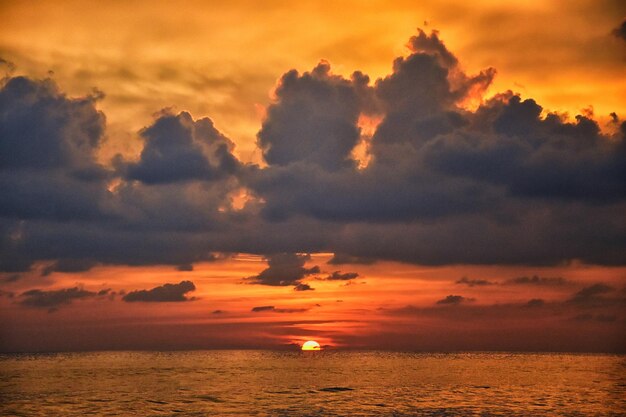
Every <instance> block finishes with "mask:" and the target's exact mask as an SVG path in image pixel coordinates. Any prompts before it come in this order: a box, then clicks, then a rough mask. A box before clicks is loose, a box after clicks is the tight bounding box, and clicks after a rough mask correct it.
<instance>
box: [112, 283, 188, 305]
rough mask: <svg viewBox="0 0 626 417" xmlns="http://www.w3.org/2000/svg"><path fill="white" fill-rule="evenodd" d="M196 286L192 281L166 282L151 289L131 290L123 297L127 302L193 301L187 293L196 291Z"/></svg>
mask: <svg viewBox="0 0 626 417" xmlns="http://www.w3.org/2000/svg"><path fill="white" fill-rule="evenodd" d="M195 289H196V286H195V285H194V284H193V282H191V281H181V282H179V283H178V284H164V285H161V286H159V287H154V288H152V289H149V290H137V291H131V292H129V293H128V294H126V295H124V297H122V300H124V301H126V302H129V303H131V302H136V301H140V302H181V301H193V300H195V298H194V297H191V298H188V297H187V296H186V294H187V293H188V292H191V291H195Z"/></svg>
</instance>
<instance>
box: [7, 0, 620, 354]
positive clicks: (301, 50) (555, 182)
mask: <svg viewBox="0 0 626 417" xmlns="http://www.w3.org/2000/svg"><path fill="white" fill-rule="evenodd" d="M572 3H576V4H575V5H574V4H572ZM625 16H626V4H625V3H624V2H623V1H591V0H589V1H578V2H566V1H524V2H501V1H491V0H483V1H476V2H471V3H470V2H467V1H448V2H434V1H432V2H429V1H423V2H416V1H342V2H329V3H326V4H324V3H322V2H309V1H299V2H288V1H284V2H283V1H270V2H260V3H259V2H250V1H237V0H235V1H230V2H211V1H182V2H155V1H136V2H125V1H110V2H106V3H103V4H101V5H95V4H94V3H93V2H86V1H41V2H19V1H0V21H2V28H1V29H0V77H2V80H1V81H0V196H1V197H0V234H1V235H0V351H6V352H14V351H57V350H61V351H65V350H106V349H202V348H285V349H288V348H293V347H294V346H296V345H300V344H302V343H303V342H304V341H306V340H309V339H313V340H317V341H318V342H319V343H320V344H321V345H322V346H324V347H325V348H345V349H370V348H382V349H410V350H437V351H439V350H443V351H450V350H532V351H544V350H547V351H599V352H615V351H619V352H624V351H626V342H625V341H626V214H625V213H626V123H625V122H624V121H623V120H624V118H625V117H626V77H625V76H624V74H626V20H624V19H625Z"/></svg>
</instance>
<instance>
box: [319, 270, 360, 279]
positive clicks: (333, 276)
mask: <svg viewBox="0 0 626 417" xmlns="http://www.w3.org/2000/svg"><path fill="white" fill-rule="evenodd" d="M358 277H359V274H357V273H356V272H344V273H341V271H335V272H333V273H332V274H330V275H328V276H326V278H324V279H325V280H327V281H348V280H351V279H356V278H358Z"/></svg>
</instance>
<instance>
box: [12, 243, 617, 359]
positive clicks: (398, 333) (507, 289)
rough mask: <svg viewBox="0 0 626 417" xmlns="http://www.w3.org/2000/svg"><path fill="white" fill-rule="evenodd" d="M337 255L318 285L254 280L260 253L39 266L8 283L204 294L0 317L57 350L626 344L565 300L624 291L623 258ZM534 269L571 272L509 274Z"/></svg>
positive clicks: (28, 341) (24, 345) (613, 329)
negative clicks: (377, 258) (189, 265)
mask: <svg viewBox="0 0 626 417" xmlns="http://www.w3.org/2000/svg"><path fill="white" fill-rule="evenodd" d="M331 257H332V255H331V254H317V255H314V256H313V257H312V259H311V260H310V261H309V262H308V263H307V266H314V265H318V266H320V268H321V271H320V273H319V274H315V275H313V276H310V277H309V278H307V279H306V280H305V281H306V282H307V283H309V284H310V285H311V287H313V288H314V289H315V290H314V291H294V290H293V287H291V286H286V287H274V286H265V285H257V284H252V283H250V282H249V281H246V279H245V278H247V277H250V276H252V275H254V274H257V273H259V272H260V271H261V270H263V269H264V268H265V266H266V265H265V262H264V259H263V258H262V257H260V256H253V255H236V256H234V257H232V258H228V259H223V260H219V261H216V262H211V263H201V264H196V265H195V267H194V270H193V271H187V272H181V271H178V270H176V269H174V268H172V267H160V266H153V267H121V266H120V267H115V266H102V267H96V268H94V269H92V270H90V271H89V272H83V273H54V274H52V275H49V276H46V277H42V276H41V269H35V270H33V271H32V272H31V273H29V274H25V275H24V276H23V277H22V278H21V279H20V280H18V281H16V282H14V283H11V284H9V285H6V284H5V285H4V286H3V289H4V290H5V291H11V292H13V293H14V294H16V295H17V294H19V293H20V292H22V291H25V290H28V289H31V288H33V287H36V288H39V289H42V290H54V289H60V288H71V287H75V286H79V287H81V288H83V289H86V290H89V291H93V292H97V291H100V290H103V289H108V288H111V289H112V290H113V291H115V292H117V293H119V292H120V291H121V292H122V294H123V293H124V292H126V293H127V292H130V291H132V290H141V289H149V288H152V287H155V286H158V285H162V284H163V283H178V282H179V281H182V280H191V281H192V282H194V284H195V286H196V290H195V291H193V292H191V293H189V294H187V295H188V297H189V298H191V297H194V298H195V300H194V301H189V302H170V303H126V302H123V301H122V299H121V295H119V294H118V295H115V296H102V297H94V298H88V299H84V300H75V301H73V302H72V303H71V304H68V305H62V306H60V307H59V308H58V310H57V311H53V312H49V311H48V310H47V309H46V308H43V309H27V308H24V307H20V306H19V305H17V304H16V303H17V300H18V299H17V297H11V298H9V297H0V315H2V316H3V317H4V319H5V325H4V327H3V329H2V330H3V334H4V337H5V339H4V344H3V345H2V346H1V347H2V348H3V349H4V350H11V349H13V350H29V348H30V350H33V349H34V350H41V349H44V350H45V349H46V346H47V349H53V350H66V349H72V348H74V349H75V348H76V347H78V348H80V349H103V348H116V349H119V348H157V347H159V346H162V348H188V347H191V348H207V347H209V348H211V347H247V348H254V347H271V348H280V347H286V346H288V345H290V344H301V343H303V342H304V341H306V340H308V339H315V340H318V341H319V342H320V343H321V344H323V345H326V346H327V347H335V348H338V347H340V348H368V347H383V348H414V349H420V350H432V349H434V350H439V349H444V350H445V349H447V350H455V349H475V348H478V349H484V348H487V347H489V346H492V348H493V346H495V347H498V346H500V347H501V348H502V349H507V348H512V347H514V346H517V348H518V349H519V348H520V346H521V348H522V349H523V350H524V349H530V350H537V349H539V350H541V349H550V350H562V349H571V348H572V346H577V348H579V349H581V350H585V349H591V350H594V349H595V350H598V349H599V350H602V349H604V350H613V349H619V346H620V345H621V342H619V340H620V338H621V336H623V332H622V331H620V330H619V329H620V328H621V329H623V326H622V325H621V322H620V319H618V320H617V321H613V320H614V319H611V320H607V322H602V321H601V320H600V321H594V320H593V318H592V319H590V320H587V319H582V318H580V319H577V317H583V315H584V313H586V312H587V311H592V310H585V308H583V309H582V310H580V309H578V307H577V306H575V305H574V306H572V305H568V304H567V303H568V300H570V299H571V298H572V296H573V294H575V293H577V292H578V291H580V290H581V289H583V288H586V287H590V286H592V285H594V284H597V283H603V284H606V285H609V286H612V287H614V288H621V287H622V286H623V284H624V282H625V280H626V268H624V267H616V268H608V267H597V266H585V265H580V264H571V265H564V266H561V267H514V266H468V265H457V266H441V267H432V266H431V267H425V266H418V265H406V264H401V263H395V262H377V263H375V264H373V265H340V266H338V265H329V264H327V263H326V262H327V261H328V260H329V259H330V258H331ZM337 270H340V271H342V272H357V273H358V274H359V277H358V278H357V279H354V280H350V281H326V280H324V278H325V277H327V276H328V275H329V274H331V273H332V272H334V271H337ZM533 276H538V277H540V278H545V279H547V280H550V279H559V278H561V279H562V281H563V282H562V283H560V284H559V283H556V284H554V283H553V284H549V283H548V284H546V285H541V284H539V283H534V284H533V283H529V284H525V285H523V284H517V285H514V284H511V283H510V282H509V283H507V281H511V280H513V279H515V278H519V277H531V278H532V277H533ZM462 278H467V279H468V280H486V281H489V282H490V285H484V286H481V285H476V286H468V285H464V284H461V283H458V281H459V280H461V279H462ZM449 295H462V296H463V297H466V298H467V299H468V300H469V301H467V302H465V303H462V304H461V305H451V306H445V305H438V304H437V301H439V300H442V299H445V298H446V297H447V296H449ZM537 298H540V299H542V300H543V301H544V302H545V303H546V304H545V306H544V307H542V308H541V309H537V310H535V311H533V310H532V309H531V308H526V307H525V304H526V303H528V301H529V300H532V299H537ZM259 306H273V307H274V308H275V309H276V310H269V311H261V312H253V311H252V308H254V307H259ZM596 311H597V310H593V312H594V313H596ZM602 311H603V313H602V314H601V315H598V317H604V316H606V317H609V318H610V317H612V316H611V315H613V316H614V315H615V313H616V312H617V313H619V311H620V310H619V308H618V310H615V308H612V307H611V306H610V304H607V308H605V309H603V310H602ZM529 313H530V314H529ZM618 317H619V316H618ZM581 320H582V321H581ZM580 326H583V328H584V329H585V332H586V333H589V334H595V335H596V336H597V338H596V339H589V340H586V341H585V342H584V343H582V344H580V343H578V344H576V343H575V341H576V338H577V336H576V331H575V329H577V328H578V329H580ZM172 327H174V328H175V329H176V330H172ZM163 332H166V334H164V333H163ZM512 334H515V336H513V335H512ZM167 335H171V337H168V336H167ZM384 335H386V336H384ZM472 335H473V336H472ZM578 342H580V340H579V341H578Z"/></svg>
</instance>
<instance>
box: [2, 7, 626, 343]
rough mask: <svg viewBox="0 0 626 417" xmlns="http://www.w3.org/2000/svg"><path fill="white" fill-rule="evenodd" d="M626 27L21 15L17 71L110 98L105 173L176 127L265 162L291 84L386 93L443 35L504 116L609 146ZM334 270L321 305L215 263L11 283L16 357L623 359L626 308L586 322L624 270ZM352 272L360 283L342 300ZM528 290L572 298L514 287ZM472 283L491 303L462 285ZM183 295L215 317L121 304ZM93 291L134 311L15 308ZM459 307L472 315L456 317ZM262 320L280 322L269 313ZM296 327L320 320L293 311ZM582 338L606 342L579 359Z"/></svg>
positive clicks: (168, 12)
mask: <svg viewBox="0 0 626 417" xmlns="http://www.w3.org/2000/svg"><path fill="white" fill-rule="evenodd" d="M573 3H576V4H573ZM624 15H626V6H625V5H624V3H623V2H620V1H602V2H598V1H593V0H585V1H578V2H566V1H523V2H501V1H495V0H481V1H475V2H467V1H460V0H458V1H448V2H435V1H433V2H416V1H382V0H380V1H343V2H330V3H321V2H315V1H299V2H292V1H271V2H261V3H260V2H250V1H229V2H217V1H216V2H206V1H184V2H164V1H163V2H154V1H136V2H126V1H121V0H119V1H118V0H114V1H110V2H107V5H106V7H98V6H96V7H94V4H93V3H92V2H85V1H70V0H68V1H47V2H45V1H44V2H36V3H34V2H18V1H2V2H1V3H0V21H2V22H3V23H2V29H0V57H2V58H3V59H5V60H7V61H9V62H11V63H12V64H13V65H14V66H15V69H14V74H23V75H27V76H30V77H39V78H42V77H46V76H51V77H52V78H53V79H54V80H55V81H56V82H57V83H58V85H59V87H60V89H61V90H62V91H65V92H67V93H68V94H69V95H71V96H78V95H85V94H88V93H90V92H92V90H93V89H94V88H95V89H97V90H99V91H102V92H104V94H105V98H104V99H103V100H101V101H99V102H98V108H99V109H100V110H102V111H103V112H104V113H105V114H106V117H107V131H106V132H107V133H106V142H105V144H104V145H103V146H102V147H101V149H100V150H99V152H100V155H99V156H100V159H101V160H102V161H103V162H105V163H107V164H108V163H109V161H110V159H111V158H112V157H113V156H114V155H115V154H116V153H122V154H123V155H124V157H125V158H126V159H128V158H132V157H136V156H137V155H138V153H139V152H140V151H141V148H142V141H141V139H140V138H139V136H138V134H137V132H138V131H139V130H140V129H141V128H143V127H145V126H148V125H149V124H150V123H151V122H152V115H153V114H155V112H157V111H159V110H160V109H162V108H166V107H167V108H169V107H171V108H174V109H176V111H182V110H186V111H189V112H190V113H191V114H192V115H193V117H194V118H196V119H197V118H200V117H204V116H208V117H210V118H211V119H212V120H213V121H214V122H215V125H216V126H217V128H218V129H219V130H220V131H222V132H224V133H225V134H226V135H227V136H228V137H229V138H230V139H232V140H233V141H234V142H235V143H236V146H237V147H236V151H235V152H236V154H237V155H238V156H239V157H240V158H241V160H242V161H244V162H250V161H253V162H260V161H261V153H260V151H259V149H258V148H257V147H256V134H257V132H258V131H259V128H260V126H261V122H262V120H263V118H264V115H265V108H266V106H267V105H268V104H269V103H270V102H271V100H272V92H273V89H274V87H275V85H276V82H277V80H278V79H279V78H280V76H281V75H282V74H283V73H285V72H286V71H288V70H289V69H291V68H295V69H298V70H299V71H301V72H303V71H308V70H310V69H311V68H313V67H314V66H315V65H316V64H317V63H318V62H319V61H320V60H321V59H325V60H328V61H329V62H330V63H331V65H332V68H333V71H334V73H335V74H341V75H345V76H349V74H351V73H352V72H353V71H355V70H361V71H363V72H364V73H366V74H369V75H370V77H371V78H372V80H375V79H377V78H379V77H383V76H385V75H386V74H388V73H389V72H390V70H391V65H392V61H393V59H394V58H395V57H398V56H406V55H407V53H408V50H407V49H406V42H407V39H408V38H409V37H410V36H412V35H413V34H414V33H415V30H416V28H417V27H423V28H426V29H437V30H439V31H440V33H441V37H442V39H444V40H445V43H446V45H447V46H448V48H449V49H450V50H451V51H453V52H454V53H455V54H456V56H457V57H458V58H459V61H460V63H461V66H462V67H463V69H464V70H466V72H467V73H468V74H476V73H478V72H479V71H480V70H482V69H485V68H489V67H493V68H496V70H497V76H496V78H495V82H494V83H493V85H492V86H491V87H490V89H489V90H488V92H487V94H486V96H491V95H493V94H495V93H498V92H503V91H506V90H509V89H511V90H514V91H517V92H519V93H520V94H521V95H522V97H523V98H526V97H532V98H534V99H535V100H536V101H537V102H538V103H539V104H541V105H542V106H544V110H553V111H558V112H566V113H569V114H570V116H573V115H575V114H577V113H578V112H580V111H581V110H582V109H588V108H590V106H592V107H593V112H594V113H595V115H596V119H597V120H599V121H600V123H601V126H602V127H603V128H605V129H607V130H610V129H611V128H610V127H609V126H608V121H609V113H610V112H616V113H617V114H619V115H620V116H621V117H622V118H623V117H624V116H626V77H624V74H625V73H626V49H625V48H624V46H623V44H621V43H620V41H619V40H618V39H616V38H615V37H614V36H613V35H612V34H611V30H612V28H615V27H617V26H618V25H619V24H620V22H621V19H622V18H623V16H624ZM331 256H332V254H313V257H312V259H311V260H310V261H309V262H308V263H307V266H309V267H311V266H313V265H318V266H319V267H320V268H321V272H320V273H319V274H314V275H311V276H308V277H307V278H306V279H305V280H304V281H305V282H306V283H308V284H310V285H311V287H313V288H315V290H314V291H294V290H293V287H292V286H285V287H275V286H263V285H254V284H251V283H249V282H245V281H244V278H246V277H250V276H253V275H256V274H258V273H259V272H260V271H262V270H263V269H264V268H266V263H265V260H264V259H263V257H261V256H256V255H245V254H237V255H233V257H228V258H226V259H222V260H218V261H216V262H208V263H199V264H195V265H194V268H193V271H187V272H182V271H178V270H176V269H174V268H172V267H171V266H161V265H155V266H150V267H147V266H146V267H131V266H111V265H99V266H97V267H95V268H94V269H91V270H89V271H87V272H80V273H60V272H56V273H53V274H51V275H48V276H42V274H41V271H42V269H43V268H44V266H45V265H44V264H43V263H42V264H40V265H39V266H38V269H35V270H33V271H31V272H29V273H26V274H24V276H23V277H21V278H20V279H19V280H15V281H12V280H11V275H10V274H4V276H3V277H4V279H5V281H6V282H4V283H3V285H2V287H0V289H2V291H4V292H5V293H6V294H5V295H6V296H2V297H0V316H1V317H2V320H3V321H4V322H5V324H4V325H3V326H2V328H1V329H0V332H1V333H0V336H1V337H0V339H2V340H3V341H2V342H0V349H2V350H45V349H51V350H55V349H60V350H64V349H71V348H72V347H78V348H79V349H99V348H153V347H160V348H179V347H192V348H196V347H197V348H202V347H276V346H283V345H287V344H290V343H301V342H302V341H304V340H306V339H309V338H312V339H315V340H318V341H319V342H320V343H321V344H323V345H329V346H336V347H370V346H378V347H390V348H399V347H409V348H416V349H426V350H427V349H440V348H442V346H443V347H445V346H448V347H449V348H451V349H455V348H459V349H474V348H476V349H481V348H484V347H485V346H492V347H495V348H498V347H501V348H503V349H506V348H510V347H511V346H518V347H521V348H526V349H529V350H533V349H541V348H546V349H554V350H559V349H568V348H569V347H571V346H575V347H578V348H580V349H581V350H584V349H591V350H594V349H595V350H603V349H604V350H620V349H623V348H624V344H623V342H620V341H619V340H620V339H621V338H622V336H624V331H623V328H624V326H623V323H624V317H623V316H619V315H618V316H617V319H615V315H616V314H617V313H620V311H619V307H616V308H613V306H612V305H607V307H606V309H605V310H602V312H601V313H596V312H595V310H594V312H593V313H588V312H587V310H581V311H579V310H578V309H577V308H578V307H575V306H573V305H572V304H567V303H568V300H571V299H572V297H573V296H574V294H576V293H577V292H578V291H581V290H582V289H584V288H586V287H590V286H593V285H594V284H598V283H602V284H606V285H608V286H610V287H612V288H613V290H614V291H615V292H616V293H619V294H623V291H624V284H625V282H626V268H625V267H608V266H594V265H581V264H579V263H576V262H574V263H572V264H568V265H563V266H556V267H555V266H551V267H536V266H532V267H531V266H468V265H451V266H439V267H433V266H420V265H409V264H402V263H396V262H378V263H375V264H372V265H362V264H361V265H359V264H352V265H328V264H327V263H326V262H327V261H328V260H329V259H330V257H331ZM334 271H341V272H356V273H358V274H359V278H357V279H354V280H348V281H326V280H323V278H324V277H325V276H327V275H328V274H330V273H332V272H334ZM525 276H526V277H532V276H539V277H544V278H546V277H548V278H555V277H561V278H563V279H564V281H566V283H565V284H563V285H554V286H550V285H541V284H538V285H533V284H528V285H507V284H505V281H507V280H511V279H514V278H517V277H525ZM463 277H467V278H468V280H486V281H489V282H490V284H489V285H483V286H480V285H476V286H469V285H465V284H459V283H456V282H457V281H458V280H460V279H462V278H463ZM183 280H190V281H193V283H194V284H195V286H196V290H195V291H193V292H190V293H189V294H187V296H189V297H196V298H197V299H196V300H194V301H189V302H181V303H173V302H172V303H132V304H131V303H125V302H123V301H122V299H121V295H120V294H119V292H120V291H125V292H126V293H127V292H129V291H133V290H142V289H150V288H153V287H157V286H159V285H163V284H164V283H178V282H180V281H183ZM346 284H349V285H346ZM75 286H79V287H83V288H84V289H86V290H88V291H93V292H97V291H99V290H102V289H107V288H111V289H112V290H113V291H115V292H116V293H117V294H116V295H115V296H113V297H108V296H102V297H91V298H88V299H85V300H75V301H73V302H72V303H71V304H69V305H64V306H62V307H61V308H60V309H59V310H58V311H55V312H48V311H47V310H46V309H28V308H25V307H23V306H19V305H18V304H17V302H16V298H15V297H10V296H9V295H8V294H14V295H17V294H20V293H21V292H24V291H27V290H30V289H33V288H38V289H45V290H54V289H61V288H69V287H75ZM449 295H461V296H463V297H465V299H466V301H465V302H463V303H461V304H460V305H450V306H447V305H445V304H439V305H438V304H437V301H439V300H443V299H445V298H446V297H447V296H449ZM109 298H110V299H109ZM539 298H540V299H541V300H543V302H544V303H546V306H544V307H543V308H544V310H542V311H543V313H542V314H539V315H535V313H532V314H530V315H524V314H522V313H523V312H525V311H531V310H523V308H525V307H524V305H525V304H526V303H527V302H528V301H529V300H532V299H539ZM258 306H274V307H275V310H274V311H271V310H268V311H262V312H252V311H251V309H252V308H254V307H258ZM510 306H513V307H510ZM290 309H291V310H294V309H295V310H300V309H302V311H295V312H285V311H282V312H281V311H280V310H290ZM455 309H456V310H455ZM516 309H517V310H516ZM217 310H219V311H220V313H214V312H215V311H217ZM520 312H522V313H520ZM616 312H617V313H616ZM585 314H591V316H590V317H587V316H585ZM474 315H475V316H474ZM476 317H477V318H476ZM611 318H613V319H611ZM604 319H606V320H604ZM537 323H542V324H541V325H537ZM580 326H583V327H584V326H587V328H588V333H587V335H588V336H594V337H595V339H594V337H588V339H589V340H588V341H585V342H580V341H579V342H580V343H579V344H576V343H578V342H576V332H575V330H576V328H578V327H580ZM490 330H492V331H491V332H490ZM165 333H167V337H166V336H164V334H165ZM515 333H517V334H515ZM403 338H404V339H403ZM524 340H534V341H535V342H536V343H535V342H528V344H524V343H526V342H524ZM509 341H510V344H509V343H508V342H509ZM513 341H514V342H515V343H517V345H515V344H514V343H513Z"/></svg>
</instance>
